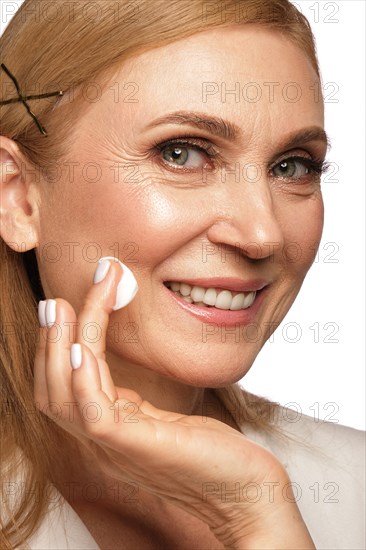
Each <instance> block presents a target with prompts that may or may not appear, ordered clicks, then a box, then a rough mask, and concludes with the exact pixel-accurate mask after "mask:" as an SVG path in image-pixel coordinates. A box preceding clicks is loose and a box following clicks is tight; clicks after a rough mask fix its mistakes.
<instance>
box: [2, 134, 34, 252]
mask: <svg viewBox="0 0 366 550" xmlns="http://www.w3.org/2000/svg"><path fill="white" fill-rule="evenodd" d="M25 167H26V161H25V159H24V157H23V155H22V154H21V152H20V151H19V148H18V146H17V144H16V143H15V142H14V141H13V140H11V139H9V138H7V137H5V136H0V235H1V237H2V239H3V240H4V241H5V242H6V244H7V245H8V246H9V247H10V248H12V249H13V250H15V251H16V252H25V251H27V250H31V249H32V248H35V247H36V246H37V241H38V228H39V223H38V221H39V213H38V204H39V188H38V186H37V185H36V182H35V181H34V172H32V170H26V169H25Z"/></svg>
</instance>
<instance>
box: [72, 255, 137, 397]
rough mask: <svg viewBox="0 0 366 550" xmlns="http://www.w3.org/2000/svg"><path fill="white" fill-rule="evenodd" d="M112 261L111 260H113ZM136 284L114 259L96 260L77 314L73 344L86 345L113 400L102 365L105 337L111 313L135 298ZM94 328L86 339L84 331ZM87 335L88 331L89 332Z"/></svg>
mask: <svg viewBox="0 0 366 550" xmlns="http://www.w3.org/2000/svg"><path fill="white" fill-rule="evenodd" d="M113 260H115V261H113ZM137 290H138V285H137V282H136V279H135V278H134V276H133V274H132V272H131V271H130V270H129V269H128V268H127V266H125V265H124V264H122V263H121V262H120V261H119V260H117V259H116V258H113V257H110V256H106V257H103V258H101V259H100V260H99V262H98V266H97V269H96V271H95V275H94V280H93V285H92V286H91V288H90V290H89V292H88V293H87V295H86V298H85V300H84V304H83V307H82V309H81V311H80V313H79V315H78V324H77V328H76V342H78V343H82V344H86V345H87V346H88V348H89V349H90V350H91V351H92V353H93V354H94V356H95V358H96V359H97V361H98V365H99V369H100V377H101V382H102V388H103V391H104V392H105V393H106V394H107V395H108V397H109V398H110V399H111V400H112V401H115V400H116V399H117V397H118V395H117V391H116V388H115V385H114V383H113V380H112V377H111V374H110V370H109V367H108V365H107V363H106V335H107V329H108V324H109V316H110V314H111V313H112V311H115V310H116V309H119V308H120V307H121V305H122V307H124V305H127V304H128V303H129V302H130V301H131V300H132V299H133V298H134V296H135V295H136V292H137ZM93 326H94V327H95V329H96V330H97V337H96V338H94V339H93V340H89V339H88V329H89V328H90V327H93ZM89 334H90V331H89Z"/></svg>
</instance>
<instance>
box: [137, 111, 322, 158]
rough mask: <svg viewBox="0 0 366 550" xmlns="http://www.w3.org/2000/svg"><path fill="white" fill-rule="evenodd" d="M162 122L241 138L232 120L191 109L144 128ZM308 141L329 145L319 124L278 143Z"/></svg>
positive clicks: (283, 146) (289, 144) (291, 144)
mask: <svg viewBox="0 0 366 550" xmlns="http://www.w3.org/2000/svg"><path fill="white" fill-rule="evenodd" d="M163 124H184V125H188V126H193V127H194V128H198V129H199V130H205V131H206V132H208V133H210V134H212V135H214V136H217V137H220V138H224V139H226V140H231V141H235V140H239V139H242V138H243V131H242V129H241V128H240V126H237V125H236V124H234V123H233V122H229V121H227V120H224V119H223V118H221V117H218V116H212V115H207V114H205V113H196V112H191V111H175V112H172V113H167V114H166V115H163V116H161V117H159V118H157V119H155V120H153V121H152V122H150V123H149V124H148V125H147V126H146V127H145V128H144V129H145V130H150V129H151V128H156V127H157V126H161V125H163ZM309 141H322V142H324V143H325V144H326V146H327V149H329V148H330V147H331V143H330V140H329V138H328V136H327V134H326V132H325V130H324V129H323V128H321V127H320V126H311V127H309V128H304V129H302V130H299V131H295V132H292V133H291V134H290V135H289V136H287V137H286V138H285V139H284V140H283V141H282V142H281V145H280V148H281V149H291V148H295V147H296V146H299V145H301V144H303V143H308V142H309Z"/></svg>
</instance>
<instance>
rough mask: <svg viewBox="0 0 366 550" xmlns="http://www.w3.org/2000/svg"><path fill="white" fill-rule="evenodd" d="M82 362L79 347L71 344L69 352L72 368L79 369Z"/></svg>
mask: <svg viewBox="0 0 366 550" xmlns="http://www.w3.org/2000/svg"><path fill="white" fill-rule="evenodd" d="M82 360H83V354H82V351H81V345H80V344H72V345H71V351H70V363H71V366H72V368H73V369H78V368H79V367H81V363H82Z"/></svg>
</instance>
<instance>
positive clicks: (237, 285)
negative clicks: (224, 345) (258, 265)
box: [163, 278, 269, 327]
mask: <svg viewBox="0 0 366 550" xmlns="http://www.w3.org/2000/svg"><path fill="white" fill-rule="evenodd" d="M167 280H170V279H167ZM177 282H181V283H188V284H191V285H195V286H204V288H206V285H207V288H212V286H211V285H213V286H214V287H215V288H224V289H228V290H232V291H233V292H239V291H242V292H251V291H254V290H255V291H256V292H257V295H256V298H255V300H254V302H253V304H252V305H251V306H250V307H248V308H247V309H240V310H236V311H232V310H225V309H218V308H215V307H202V306H198V305H195V304H194V303H192V304H190V303H189V302H186V301H185V300H184V299H183V298H181V297H180V296H178V295H177V294H175V293H174V292H172V291H171V290H170V289H169V288H167V287H165V285H163V286H164V288H166V290H167V292H168V293H169V295H170V296H171V298H172V299H173V300H174V303H176V304H177V305H178V306H179V307H181V308H182V309H183V310H184V311H186V312H187V313H189V314H190V315H192V316H193V317H196V319H198V320H200V321H201V322H203V323H213V324H219V325H221V326H223V325H224V326H226V327H230V326H236V325H238V324H240V325H249V324H250V323H253V321H254V319H255V316H256V314H257V312H258V310H259V308H260V306H261V304H262V302H263V299H264V298H265V296H266V295H267V290H268V288H269V283H268V282H265V281H264V280H263V279H255V280H254V279H253V280H251V281H246V282H245V281H243V280H241V279H232V278H227V279H225V278H211V279H183V280H181V279H179V281H177ZM226 285H228V286H226Z"/></svg>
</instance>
